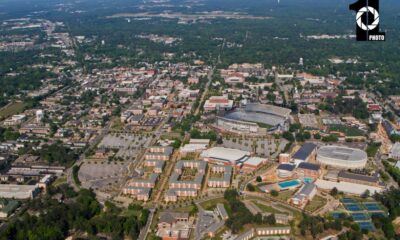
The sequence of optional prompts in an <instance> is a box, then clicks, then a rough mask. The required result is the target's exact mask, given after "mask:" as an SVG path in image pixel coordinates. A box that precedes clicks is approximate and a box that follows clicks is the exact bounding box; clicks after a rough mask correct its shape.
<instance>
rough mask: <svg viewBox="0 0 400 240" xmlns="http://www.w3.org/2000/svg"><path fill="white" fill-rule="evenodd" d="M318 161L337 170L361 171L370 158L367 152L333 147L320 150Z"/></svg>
mask: <svg viewBox="0 0 400 240" xmlns="http://www.w3.org/2000/svg"><path fill="white" fill-rule="evenodd" d="M317 161H318V162H319V163H321V164H323V165H327V166H331V167H335V168H342V169H360V168H364V167H365V165H366V164H367V161H368V156H367V153H366V152H365V151H363V150H360V149H357V148H349V147H344V146H338V145H332V146H324V147H321V148H320V149H319V150H318V152H317Z"/></svg>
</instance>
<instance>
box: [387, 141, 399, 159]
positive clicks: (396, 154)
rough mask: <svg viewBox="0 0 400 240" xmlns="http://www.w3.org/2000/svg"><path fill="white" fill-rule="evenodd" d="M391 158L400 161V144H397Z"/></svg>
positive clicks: (391, 150)
mask: <svg viewBox="0 0 400 240" xmlns="http://www.w3.org/2000/svg"><path fill="white" fill-rule="evenodd" d="M389 158H393V159H395V160H400V143H399V142H397V143H395V144H394V145H393V146H392V148H391V149H390V152H389Z"/></svg>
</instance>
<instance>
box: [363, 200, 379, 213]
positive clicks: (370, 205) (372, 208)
mask: <svg viewBox="0 0 400 240" xmlns="http://www.w3.org/2000/svg"><path fill="white" fill-rule="evenodd" d="M364 206H365V208H366V209H367V210H368V211H380V210H382V209H381V207H380V206H379V204H378V203H374V202H372V203H364Z"/></svg>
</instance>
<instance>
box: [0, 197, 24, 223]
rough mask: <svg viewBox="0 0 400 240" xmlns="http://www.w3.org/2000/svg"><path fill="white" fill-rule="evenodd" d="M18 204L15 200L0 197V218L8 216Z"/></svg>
mask: <svg viewBox="0 0 400 240" xmlns="http://www.w3.org/2000/svg"><path fill="white" fill-rule="evenodd" d="M19 205H20V204H19V202H18V201H15V200H8V199H0V219H5V218H8V217H9V216H10V215H11V214H12V213H13V212H14V211H15V210H16V209H17V208H18V207H19Z"/></svg>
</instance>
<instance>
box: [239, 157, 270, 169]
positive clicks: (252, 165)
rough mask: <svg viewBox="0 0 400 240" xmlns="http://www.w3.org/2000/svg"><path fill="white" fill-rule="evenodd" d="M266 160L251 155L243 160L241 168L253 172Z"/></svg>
mask: <svg viewBox="0 0 400 240" xmlns="http://www.w3.org/2000/svg"><path fill="white" fill-rule="evenodd" d="M266 162H267V159H266V158H260V157H250V158H248V159H247V160H246V161H244V162H243V164H242V169H241V170H242V171H243V172H247V173H252V172H254V171H255V170H257V169H259V168H260V167H261V166H262V165H263V164H264V163H266Z"/></svg>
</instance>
